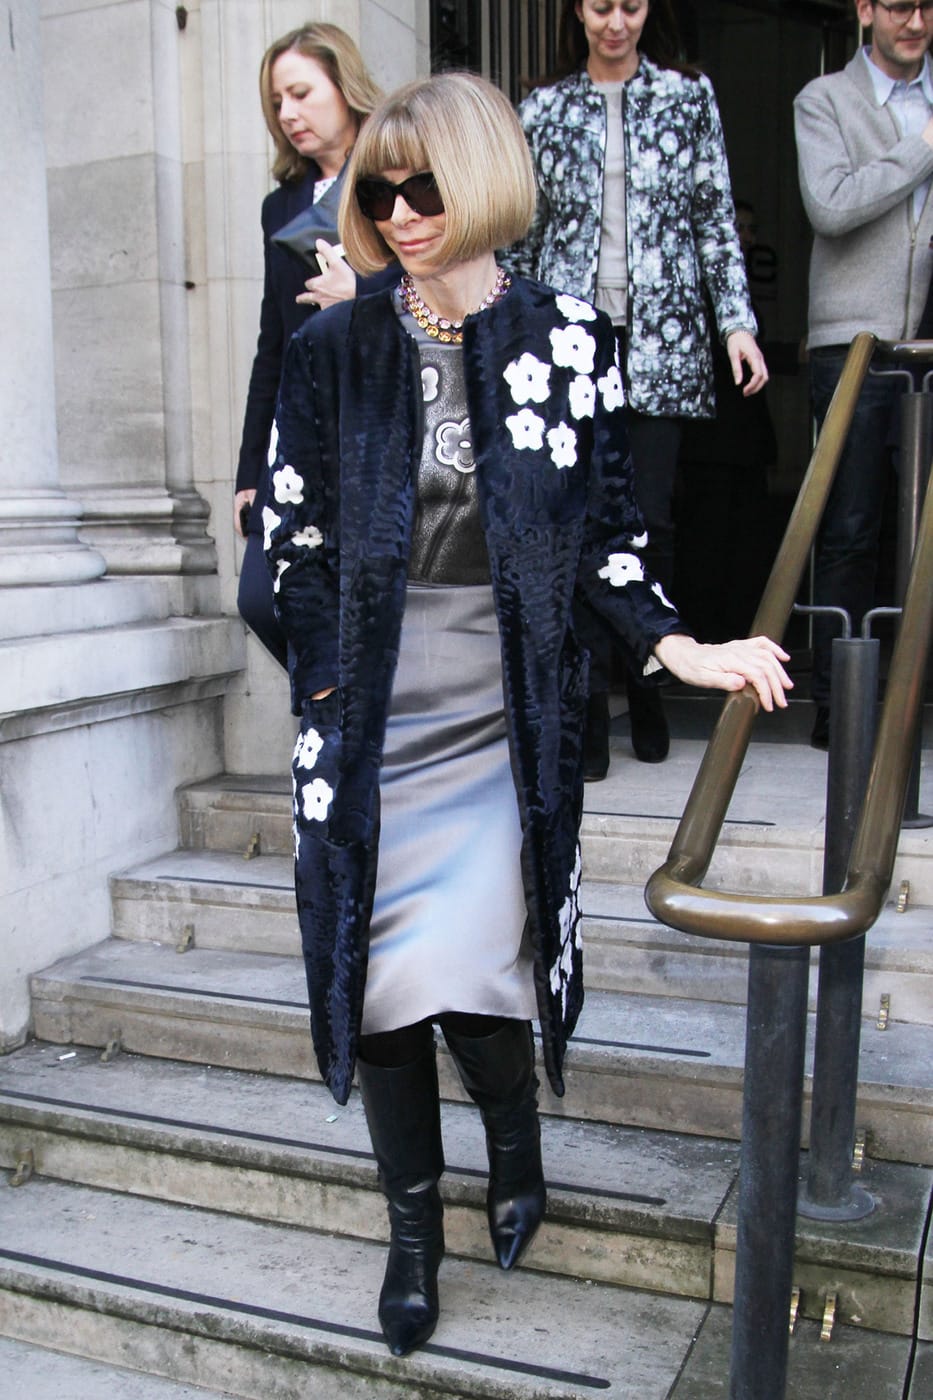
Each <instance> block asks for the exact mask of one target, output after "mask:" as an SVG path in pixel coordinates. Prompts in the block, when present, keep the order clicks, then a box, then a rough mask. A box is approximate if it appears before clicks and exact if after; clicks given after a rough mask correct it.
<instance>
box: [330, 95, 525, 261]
mask: <svg viewBox="0 0 933 1400" xmlns="http://www.w3.org/2000/svg"><path fill="white" fill-rule="evenodd" d="M387 170H410V171H411V172H412V174H418V173H420V172H421V171H424V170H430V171H433V173H434V178H435V180H436V181H437V187H438V189H439V190H440V194H441V198H442V199H443V201H444V210H445V213H446V215H447V221H446V225H445V229H444V235H443V238H442V240H441V242H440V244H439V246H438V258H439V260H440V262H441V264H442V265H443V266H445V267H448V266H452V265H453V264H455V263H459V262H467V261H468V260H470V259H471V258H476V257H480V256H481V255H482V254H483V253H488V252H490V251H491V250H492V249H494V248H505V247H507V246H508V245H509V244H510V243H514V242H515V241H516V240H517V239H519V238H522V237H523V236H524V234H525V233H527V231H528V225H529V224H530V223H531V219H532V215H533V214H534V210H535V175H534V167H533V165H532V161H531V155H530V153H529V150H528V146H527V144H526V142H525V136H524V132H523V131H522V128H521V125H520V123H519V120H518V117H517V116H516V115H515V112H514V111H513V109H512V107H511V105H510V103H509V102H508V100H507V98H505V97H504V96H503V94H502V93H501V92H500V91H499V90H498V88H495V87H493V86H492V84H491V83H487V82H486V81H485V79H483V78H479V77H476V75H475V74H473V73H438V74H435V76H434V77H431V78H422V79H420V80H418V81H416V82H413V83H408V84H407V85H406V86H405V87H403V88H399V90H398V91H397V92H394V93H391V94H390V95H389V96H388V97H387V98H385V99H384V101H383V102H382V103H380V105H379V106H378V107H377V108H376V110H375V111H374V112H373V114H372V116H371V117H370V118H369V120H368V121H367V123H366V125H365V127H364V128H363V130H362V131H361V132H360V136H359V140H358V141H357V143H356V146H355V147H354V149H353V155H352V156H351V158H350V166H349V169H348V170H347V178H346V180H345V182H344V188H343V193H342V196H341V201H340V214H339V218H338V225H339V228H340V240H341V242H342V243H343V246H344V248H345V250H346V255H347V261H348V262H349V263H350V265H351V267H354V268H356V270H357V272H360V273H364V274H366V273H371V272H377V271H378V270H379V269H380V268H382V267H385V265H386V264H387V263H388V262H390V261H391V259H392V258H393V256H394V254H393V253H392V251H391V249H390V248H389V246H388V244H387V243H386V242H385V241H384V239H383V238H382V237H381V235H380V233H379V230H378V229H377V227H376V225H375V224H374V223H373V222H372V220H370V219H367V218H365V217H364V215H363V214H362V213H361V211H360V207H359V205H358V204H357V202H356V194H355V190H356V182H357V180H360V179H366V178H370V177H377V178H378V177H379V176H382V175H383V174H384V173H385V172H386V171H387Z"/></svg>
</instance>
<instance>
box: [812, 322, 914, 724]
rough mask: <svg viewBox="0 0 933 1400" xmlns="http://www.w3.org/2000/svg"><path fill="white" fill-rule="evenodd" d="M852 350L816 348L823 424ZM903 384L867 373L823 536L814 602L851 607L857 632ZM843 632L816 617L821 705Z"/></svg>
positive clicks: (869, 594) (869, 602)
mask: <svg viewBox="0 0 933 1400" xmlns="http://www.w3.org/2000/svg"><path fill="white" fill-rule="evenodd" d="M846 353H847V347H845V346H827V347H825V348H823V349H817V350H811V352H810V394H811V399H812V403H813V412H814V415H815V417H816V421H817V424H818V426H819V427H822V426H823V420H824V418H825V417H826V411H827V409H828V408H829V401H830V399H831V398H832V396H833V392H834V390H835V388H836V384H837V382H838V380H839V376H840V374H841V373H842V367H843V365H844V364H845V359H846ZM903 388H904V384H903V380H902V378H900V377H893V376H888V375H884V376H880V377H879V376H875V375H873V374H871V373H869V374H868V375H867V376H866V379H865V382H864V384H863V386H862V392H861V393H860V394H859V399H858V403H857V404H856V406H855V415H854V417H853V419H852V426H851V428H850V429H849V436H848V438H847V440H846V444H845V447H844V448H843V452H842V457H841V459H840V462H839V469H838V471H837V473H836V480H835V481H834V483H833V488H832V491H831V492H830V494H829V500H828V501H827V503H826V511H825V513H824V515H823V522H822V525H821V526H820V531H819V534H818V536H817V542H816V562H815V565H814V573H813V595H814V602H815V603H817V604H821V605H831V606H833V607H840V608H845V609H846V611H847V612H848V613H849V615H850V617H851V619H852V633H853V636H858V635H859V629H860V627H861V623H862V617H863V615H864V614H865V613H866V612H868V611H869V609H870V608H872V607H873V606H874V602H875V577H876V575H877V572H878V542H879V538H880V534H881V515H882V507H883V505H884V497H885V490H886V486H887V468H888V451H887V449H888V448H889V446H890V445H891V444H892V443H893V442H894V441H895V435H896V412H895V410H896V407H897V401H898V399H899V397H900V395H901V393H902V392H903ZM839 635H840V626H839V620H838V619H832V620H830V619H827V620H820V619H819V618H816V619H815V620H814V627H813V675H812V680H811V685H810V693H811V695H812V697H813V699H814V700H815V701H816V702H817V704H819V705H826V704H828V702H829V680H830V661H831V656H832V639H833V637H838V636H839Z"/></svg>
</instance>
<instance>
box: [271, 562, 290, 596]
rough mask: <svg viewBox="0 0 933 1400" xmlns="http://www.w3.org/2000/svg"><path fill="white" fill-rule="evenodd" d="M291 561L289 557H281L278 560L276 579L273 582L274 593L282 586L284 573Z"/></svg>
mask: <svg viewBox="0 0 933 1400" xmlns="http://www.w3.org/2000/svg"><path fill="white" fill-rule="evenodd" d="M289 562H290V561H289V560H288V559H279V560H278V562H277V563H276V566H275V579H274V580H273V583H272V592H273V593H278V591H279V588H280V586H281V583H282V575H283V574H284V572H285V570H286V569H287V568H288V565H289Z"/></svg>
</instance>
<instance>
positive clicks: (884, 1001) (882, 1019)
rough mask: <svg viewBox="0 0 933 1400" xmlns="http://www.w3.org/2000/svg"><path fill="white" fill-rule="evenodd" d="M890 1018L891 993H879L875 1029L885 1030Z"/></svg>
mask: <svg viewBox="0 0 933 1400" xmlns="http://www.w3.org/2000/svg"><path fill="white" fill-rule="evenodd" d="M890 1019H891V993H890V992H882V993H881V1005H880V1006H879V1007H878V1019H877V1021H876V1022H875V1029H876V1030H879V1031H886V1030H887V1029H888V1023H889V1021H890Z"/></svg>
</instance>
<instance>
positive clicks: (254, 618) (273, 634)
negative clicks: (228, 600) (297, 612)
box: [236, 534, 288, 667]
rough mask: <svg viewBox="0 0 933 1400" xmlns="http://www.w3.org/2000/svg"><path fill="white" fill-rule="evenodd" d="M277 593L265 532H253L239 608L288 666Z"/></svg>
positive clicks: (242, 573) (268, 647)
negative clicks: (276, 602)
mask: <svg viewBox="0 0 933 1400" xmlns="http://www.w3.org/2000/svg"><path fill="white" fill-rule="evenodd" d="M273 596H274V595H273V592H272V575H271V574H270V573H269V567H268V565H267V564H266V556H265V554H264V552H263V540H262V535H256V534H249V535H247V536H246V550H245V552H244V554H243V563H242V565H241V566H240V587H239V590H238V592H237V599H236V602H237V607H238V608H239V610H240V616H241V617H242V619H243V621H244V622H245V623H246V625H247V627H249V629H250V630H251V631H252V632H255V633H256V636H257V637H258V638H259V640H260V641H261V642H262V644H263V646H264V647H265V648H266V650H267V651H269V652H271V653H272V655H273V656H274V657H275V659H276V661H277V662H278V663H279V665H280V666H282V667H287V665H288V644H287V643H286V641H285V633H284V632H283V631H282V628H281V625H280V623H279V620H278V618H277V617H276V615H275V608H274V607H273V603H272V599H273Z"/></svg>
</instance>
